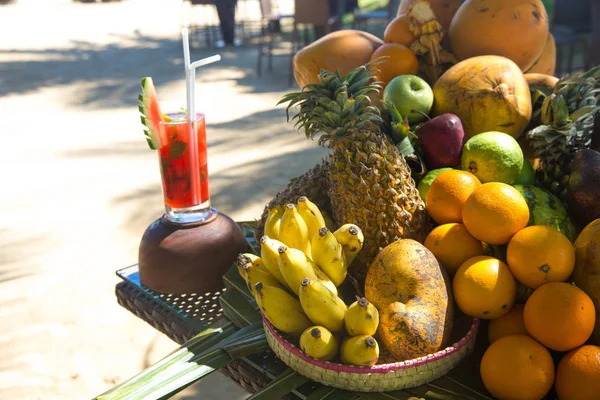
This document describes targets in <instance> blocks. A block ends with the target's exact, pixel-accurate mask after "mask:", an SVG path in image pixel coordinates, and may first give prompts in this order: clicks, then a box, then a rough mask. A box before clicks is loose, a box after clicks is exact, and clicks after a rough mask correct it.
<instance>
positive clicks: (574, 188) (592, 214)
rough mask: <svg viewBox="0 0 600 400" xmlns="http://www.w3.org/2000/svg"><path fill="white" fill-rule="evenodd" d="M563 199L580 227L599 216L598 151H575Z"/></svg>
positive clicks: (599, 177)
mask: <svg viewBox="0 0 600 400" xmlns="http://www.w3.org/2000/svg"><path fill="white" fill-rule="evenodd" d="M565 201H566V203H567V208H568V212H569V215H570V216H571V218H573V220H574V221H575V223H576V224H578V225H579V226H580V227H584V226H586V225H587V224H589V223H590V222H592V221H593V220H595V219H596V218H600V152H597V151H596V150H592V149H585V150H581V151H578V152H577V153H575V158H574V159H573V163H572V164H571V171H570V178H569V182H568V184H567V194H566V198H565Z"/></svg>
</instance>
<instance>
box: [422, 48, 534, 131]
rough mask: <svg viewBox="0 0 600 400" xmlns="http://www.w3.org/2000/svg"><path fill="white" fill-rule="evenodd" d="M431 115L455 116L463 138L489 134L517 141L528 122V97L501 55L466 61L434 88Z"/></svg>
mask: <svg viewBox="0 0 600 400" xmlns="http://www.w3.org/2000/svg"><path fill="white" fill-rule="evenodd" d="M433 95H434V102H433V111H432V112H433V114H434V115H441V114H445V113H451V114H455V115H457V116H458V117H459V118H460V120H461V122H462V124H463V128H464V130H465V137H466V138H470V137H473V136H475V135H477V134H480V133H483V132H489V131H498V132H504V133H507V134H509V135H511V136H512V137H514V138H518V137H519V136H520V135H521V134H522V133H523V131H524V130H525V128H526V127H527V125H528V124H529V120H530V119H531V94H530V92H529V86H528V84H527V81H526V80H525V77H524V76H523V73H522V72H521V69H520V68H519V67H518V66H517V64H515V63H514V62H513V61H511V60H509V59H508V58H506V57H501V56H479V57H472V58H468V59H466V60H464V61H461V62H459V63H457V64H455V65H453V66H452V67H451V68H450V69H448V70H447V71H446V72H444V74H443V75H442V76H441V77H440V79H438V81H437V82H436V83H435V85H434V86H433Z"/></svg>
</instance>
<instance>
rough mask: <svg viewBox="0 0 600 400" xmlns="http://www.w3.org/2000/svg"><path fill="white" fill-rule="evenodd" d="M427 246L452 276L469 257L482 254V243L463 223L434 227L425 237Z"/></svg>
mask: <svg viewBox="0 0 600 400" xmlns="http://www.w3.org/2000/svg"><path fill="white" fill-rule="evenodd" d="M424 245H425V247H427V248H428V249H429V250H431V252H432V253H433V255H434V256H435V258H437V260H438V261H439V262H440V263H441V264H442V265H443V266H444V267H445V268H446V269H447V270H448V273H450V275H451V276H453V275H454V274H455V273H456V271H457V270H458V268H459V267H460V266H461V265H462V263H464V262H465V261H467V260H468V259H469V258H472V257H475V256H482V255H483V254H484V253H483V244H482V243H481V242H480V241H479V240H477V239H475V238H474V237H473V236H471V234H470V233H469V231H467V228H465V226H464V225H463V224H460V223H458V222H451V223H449V224H444V225H440V226H438V227H436V228H435V229H433V230H432V231H431V232H429V235H427V237H426V238H425V243H424Z"/></svg>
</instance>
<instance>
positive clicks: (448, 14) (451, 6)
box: [397, 0, 464, 31]
mask: <svg viewBox="0 0 600 400" xmlns="http://www.w3.org/2000/svg"><path fill="white" fill-rule="evenodd" d="M420 1H424V2H427V3H429V5H430V7H431V11H433V13H434V14H435V19H436V20H437V21H438V22H439V23H440V25H442V27H443V28H444V30H445V31H448V29H449V28H450V23H451V22H452V18H454V14H456V10H458V8H459V7H460V5H461V4H462V3H463V2H464V0H402V1H401V2H400V5H399V6H398V13H397V15H402V14H408V12H409V11H410V8H411V7H412V6H413V4H415V3H417V2H420Z"/></svg>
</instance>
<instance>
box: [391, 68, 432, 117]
mask: <svg viewBox="0 0 600 400" xmlns="http://www.w3.org/2000/svg"><path fill="white" fill-rule="evenodd" d="M383 101H385V102H388V101H389V102H392V103H393V104H394V105H395V106H396V109H397V110H398V112H399V113H400V115H402V117H407V118H408V122H409V123H410V124H414V123H417V122H419V121H423V120H424V119H425V118H426V117H425V116H424V115H423V114H422V113H425V114H429V112H430V111H431V106H432V105H433V90H432V89H431V86H429V84H428V83H427V82H426V81H425V79H423V78H421V77H418V76H416V75H410V74H407V75H399V76H397V77H395V78H394V79H392V80H391V81H390V82H389V83H388V84H387V85H386V86H385V89H384V90H383ZM417 111H420V112H417Z"/></svg>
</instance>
